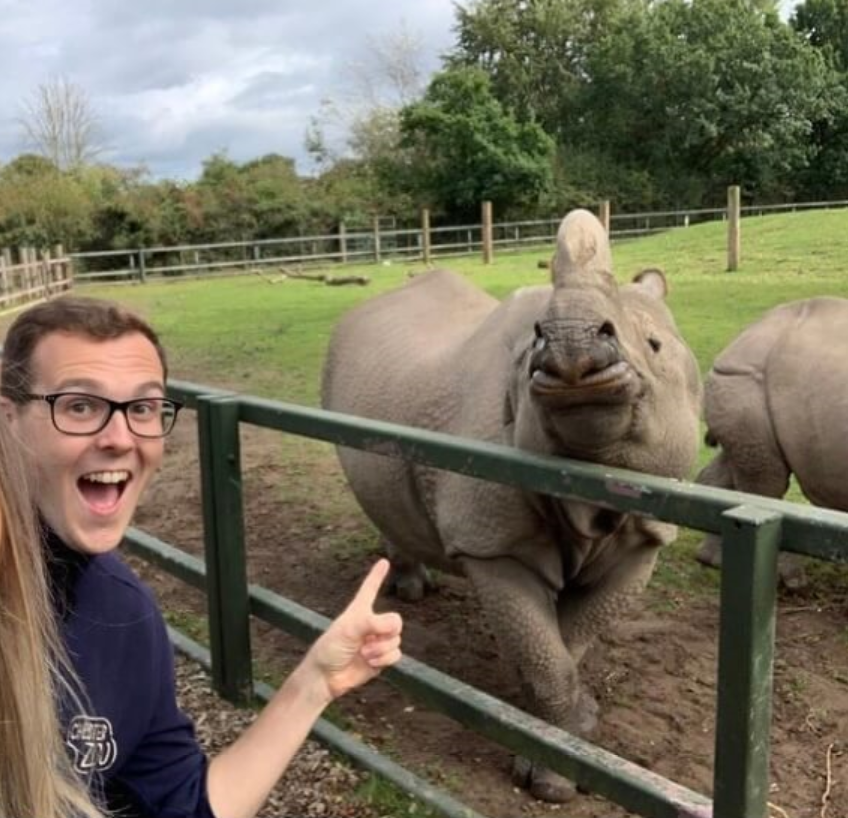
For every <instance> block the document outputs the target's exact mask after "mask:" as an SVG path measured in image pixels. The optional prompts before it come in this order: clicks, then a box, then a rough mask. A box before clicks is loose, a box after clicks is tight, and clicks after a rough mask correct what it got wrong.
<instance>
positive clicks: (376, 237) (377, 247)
mask: <svg viewBox="0 0 848 818" xmlns="http://www.w3.org/2000/svg"><path fill="white" fill-rule="evenodd" d="M374 263H375V264H379V263H380V217H379V216H375V217H374Z"/></svg>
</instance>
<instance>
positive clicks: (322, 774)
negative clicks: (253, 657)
mask: <svg viewBox="0 0 848 818" xmlns="http://www.w3.org/2000/svg"><path fill="white" fill-rule="evenodd" d="M176 672H177V698H178V700H179V703H180V707H182V709H183V710H184V711H185V712H186V713H187V714H188V715H189V716H191V718H192V719H193V720H194V723H195V728H196V730H197V737H198V740H199V741H200V745H201V746H202V747H203V749H204V750H205V751H206V752H207V753H208V754H209V755H212V756H214V755H215V754H216V753H218V752H220V751H221V750H222V749H223V748H224V747H226V746H227V745H229V744H230V743H231V742H232V741H234V740H235V739H236V738H237V737H238V736H239V735H240V734H241V732H242V731H243V730H244V729H245V728H246V727H247V726H248V725H249V724H250V723H251V722H252V721H253V719H254V718H255V717H256V713H255V712H254V711H252V710H241V709H239V708H236V707H233V706H232V705H231V704H229V703H228V702H226V701H224V700H223V699H221V698H219V697H218V696H217V695H216V694H215V693H214V692H213V691H212V688H211V681H210V678H209V675H208V674H207V673H206V671H205V670H204V669H203V668H202V667H201V666H200V665H198V664H195V663H194V662H192V661H190V660H188V659H186V658H185V657H182V656H178V657H177V660H176ZM366 778H367V774H366V773H364V772H361V771H359V770H356V769H354V768H351V767H349V766H347V765H346V764H344V763H342V762H340V761H339V760H338V759H337V758H336V757H334V756H333V755H332V754H331V753H330V752H329V751H328V750H327V749H325V748H324V747H322V746H321V745H320V744H317V743H316V742H314V741H307V742H306V743H305V744H304V745H303V747H302V748H301V749H300V751H299V752H298V754H297V755H296V756H295V757H294V759H293V760H292V763H291V764H290V765H289V768H288V770H287V772H286V774H285V775H284V776H283V778H282V779H281V780H280V782H279V783H278V785H277V786H276V788H275V789H274V790H273V792H272V793H271V795H270V796H269V798H268V801H267V803H266V804H265V806H264V808H263V809H262V810H261V811H260V813H259V815H260V818H279V816H304V817H305V818H316V816H318V817H320V816H332V818H378V816H379V813H378V812H377V811H376V810H375V809H374V808H373V807H371V806H370V805H369V804H367V803H365V802H364V801H362V800H360V799H359V798H357V797H356V796H355V795H354V792H355V790H356V788H357V786H358V785H359V784H361V783H362V782H363V781H365V780H366Z"/></svg>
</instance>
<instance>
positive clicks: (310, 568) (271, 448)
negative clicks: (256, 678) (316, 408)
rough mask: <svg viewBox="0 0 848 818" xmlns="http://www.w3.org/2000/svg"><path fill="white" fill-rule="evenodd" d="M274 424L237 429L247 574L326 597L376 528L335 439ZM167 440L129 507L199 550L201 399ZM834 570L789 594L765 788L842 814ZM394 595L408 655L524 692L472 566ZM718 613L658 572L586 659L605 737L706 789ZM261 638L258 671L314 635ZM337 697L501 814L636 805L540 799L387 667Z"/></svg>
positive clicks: (180, 604)
mask: <svg viewBox="0 0 848 818" xmlns="http://www.w3.org/2000/svg"><path fill="white" fill-rule="evenodd" d="M281 440H282V437H281V436H280V435H279V434H276V433H271V432H266V431H262V430H255V429H248V430H245V431H243V432H242V461H243V474H244V496H245V522H246V529H247V539H248V551H249V575H250V581H251V582H256V583H259V584H261V585H263V586H265V587H267V588H269V589H272V590H274V591H276V592H278V593H281V594H283V595H284V596H287V597H290V598H292V599H294V600H296V601H298V602H300V603H302V604H305V605H307V606H309V607H311V608H314V609H315V610H318V611H321V612H322V613H325V614H327V615H333V614H335V613H337V612H338V611H339V610H340V609H341V608H342V607H343V604H344V602H345V601H346V600H347V599H348V598H349V597H350V595H351V594H352V593H353V591H354V589H355V587H356V585H357V583H358V581H359V579H360V578H361V577H362V576H363V574H364V573H365V571H366V569H367V566H368V565H369V564H370V562H371V561H372V560H373V558H374V554H375V553H376V552H375V548H376V542H375V541H374V538H373V536H372V532H371V531H370V529H369V527H368V524H367V523H366V522H365V521H364V518H363V517H362V515H361V514H360V513H359V512H358V511H357V509H356V507H355V505H354V504H353V502H352V500H350V499H349V496H348V494H347V490H346V487H345V484H344V482H343V479H342V477H341V475H340V473H339V471H338V469H337V468H336V466H335V464H334V459H333V458H332V457H331V456H330V454H329V452H330V450H329V449H328V450H327V451H328V457H327V458H326V462H324V461H322V464H321V465H319V466H317V467H313V466H309V467H306V468H305V467H303V465H302V464H301V463H299V462H297V460H296V459H295V458H292V457H290V456H289V457H288V458H287V459H286V462H282V458H281V456H280V446H281V443H280V441H281ZM169 447H170V448H169V452H168V454H167V455H166V458H165V462H166V465H165V467H164V469H163V473H162V474H161V475H160V476H159V478H158V480H157V481H156V483H155V484H154V486H153V487H152V489H151V491H150V492H149V494H148V497H147V499H146V501H145V502H144V504H143V505H142V507H141V508H140V510H139V513H138V515H137V517H136V525H138V526H139V527H140V528H142V529H144V530H146V531H149V532H151V533H153V534H155V535H157V536H159V537H161V538H162V539H165V540H167V541H169V542H172V543H174V544H175V545H177V546H179V547H180V548H183V549H185V550H187V551H190V552H192V553H196V554H199V553H200V550H201V547H202V546H201V522H200V491H199V480H198V465H197V452H196V443H195V430H194V418H193V415H192V413H188V412H187V413H186V414H185V416H184V417H182V418H181V420H180V423H179V425H178V429H177V431H176V432H175V433H174V435H173V436H172V438H171V439H170V440H169ZM316 468H317V469H318V471H319V472H320V473H316V472H315V469H316ZM672 547H673V546H672ZM661 559H662V557H661ZM133 564H134V565H135V566H136V567H139V566H142V567H141V568H140V570H141V572H142V573H143V574H144V576H145V578H146V579H147V580H148V581H149V582H150V583H151V584H152V585H153V587H154V588H155V589H156V591H157V592H158V594H159V596H160V599H161V601H162V604H163V607H165V608H166V609H168V610H170V611H172V612H173V613H174V614H175V615H176V616H177V617H180V616H184V617H191V616H192V615H193V614H196V613H198V612H202V611H203V600H202V598H201V597H200V595H199V594H197V593H195V592H193V591H190V590H187V589H186V586H184V585H181V584H180V583H177V582H176V581H174V580H172V579H170V578H168V577H165V576H161V575H158V574H157V573H156V572H154V571H153V570H152V569H149V568H148V567H145V566H143V564H141V563H140V562H139V561H137V560H133ZM837 570H839V571H841V572H842V574H841V577H843V578H844V580H845V581H844V582H842V584H841V590H839V591H836V592H834V591H833V590H832V587H831V589H830V590H829V591H828V592H827V593H822V591H821V590H820V589H817V588H815V587H813V588H811V589H810V590H808V591H805V592H803V593H801V594H795V595H792V596H782V597H781V601H780V615H779V619H778V646H777V661H776V668H775V678H774V690H775V696H774V724H773V732H772V739H773V744H772V764H771V766H772V785H771V793H770V796H769V800H770V802H771V804H772V805H773V807H772V815H774V816H782V817H783V818H785V816H791V818H808V817H809V818H846V816H848V569H844V568H839V569H837ZM831 586H833V584H832V583H831ZM835 587H837V588H839V587H840V586H839V584H838V583H836V585H835ZM384 605H385V606H386V607H389V606H391V607H394V608H395V609H397V610H399V611H400V612H401V613H402V614H403V616H404V618H405V623H406V624H405V632H404V649H405V652H406V653H407V654H408V655H410V656H412V657H414V658H416V659H418V660H421V661H423V662H426V663H427V664H429V665H432V666H433V667H435V668H438V669H439V670H442V671H444V672H446V673H449V674H451V675H453V676H456V677H457V678H459V679H461V680H463V681H465V682H468V683H470V684H472V685H474V686H476V687H479V688H481V689H483V690H485V691H487V692H489V693H492V694H494V695H496V696H498V697H500V698H503V699H505V700H507V701H513V702H516V701H517V698H516V689H515V685H514V684H513V683H512V682H511V680H510V679H509V678H508V677H506V676H505V675H504V674H502V673H501V672H500V671H499V665H498V662H497V651H496V648H495V644H494V641H493V639H492V637H491V635H490V634H489V633H488V632H487V630H486V629H485V627H484V625H483V623H482V622H481V620H480V617H479V616H476V615H475V614H476V611H475V604H474V602H473V599H472V597H471V594H470V589H469V588H468V587H467V586H466V584H465V582H464V581H463V580H461V579H459V578H450V577H449V578H445V579H444V580H443V584H442V587H441V588H440V591H439V592H438V593H437V594H435V595H433V596H432V597H430V598H429V599H427V600H426V601H425V602H423V603H420V604H417V605H410V604H403V603H399V602H397V601H396V600H394V599H388V600H384ZM717 622H718V601H717V598H715V596H714V595H706V596H700V597H696V598H695V599H694V600H692V599H688V598H683V597H675V596H674V592H673V591H669V590H668V589H667V588H656V587H655V586H653V585H652V586H651V587H650V588H649V589H648V591H647V593H646V594H645V596H644V598H643V602H642V604H641V606H640V609H639V610H637V611H635V612H634V613H633V614H632V616H631V617H630V618H629V619H628V620H627V621H623V622H621V623H619V624H618V626H617V627H616V628H615V630H614V631H613V632H612V633H610V634H608V635H607V636H606V637H605V638H604V639H603V640H602V641H601V642H600V643H599V644H598V645H597V646H596V647H595V648H594V650H593V651H591V652H590V654H589V655H588V656H587V658H586V660H585V662H584V666H583V674H584V679H585V681H586V683H587V684H588V687H589V688H590V689H591V691H592V692H593V693H594V695H595V697H596V698H597V699H598V702H599V703H600V706H601V721H600V731H599V734H598V736H597V739H596V741H597V743H598V744H600V745H601V746H602V747H604V748H606V749H607V750H610V751H612V752H614V753H616V754H619V755H621V756H623V757H625V758H628V759H630V760H632V761H635V762H637V763H639V764H641V765H643V766H645V767H647V768H648V769H650V770H653V771H655V772H657V773H660V774H662V775H664V776H667V777H669V778H671V779H672V780H674V781H676V782H678V783H680V784H683V785H686V786H688V787H690V788H692V789H695V790H698V791H700V792H703V793H705V794H709V793H710V790H711V777H712V776H711V766H712V761H711V759H712V752H713V741H714V734H713V723H714V704H715V689H716V644H717ZM254 651H255V654H256V656H257V658H258V660H259V662H260V665H261V667H262V669H263V671H266V670H267V671H268V672H269V673H282V672H285V669H286V668H288V667H290V666H291V664H292V663H293V662H294V661H296V659H297V657H299V656H300V655H301V653H302V651H303V646H302V645H301V644H300V643H299V642H296V641H295V640H293V639H291V638H289V637H286V636H284V635H281V634H278V633H276V632H274V631H272V630H271V629H270V628H268V627H265V626H264V625H261V624H260V625H258V626H257V627H256V628H255V629H254ZM338 713H339V714H340V715H341V716H342V717H343V718H344V719H345V722H346V724H347V725H348V726H349V727H350V728H351V729H352V730H354V731H355V732H357V733H359V734H360V735H361V736H363V737H364V738H366V739H367V740H368V741H369V742H370V743H371V744H372V745H373V746H375V747H377V748H378V749H381V750H385V751H387V752H389V753H390V754H391V756H392V757H393V758H395V759H396V760H399V761H400V762H401V763H403V764H404V765H406V766H408V767H409V768H411V769H413V770H414V771H416V772H417V773H419V774H421V775H423V776H425V777H427V778H428V779H429V780H430V781H432V782H433V783H435V784H437V785H439V786H443V787H445V788H447V789H448V790H450V791H452V792H453V793H454V794H456V795H457V797H459V798H460V799H461V800H462V801H463V802H465V803H466V804H468V805H469V806H471V807H473V808H474V809H476V810H478V811H479V812H481V813H483V814H486V815H490V816H493V818H505V817H506V816H517V815H524V816H568V818H600V817H601V816H604V818H617V817H619V816H625V815H628V813H627V812H625V811H624V810H622V809H620V808H618V807H616V806H614V805H611V804H610V803H608V802H606V801H605V800H603V799H601V798H599V797H597V796H593V795H585V796H578V798H577V799H576V800H575V801H573V802H571V803H569V804H568V805H566V806H564V807H552V806H549V805H546V804H542V803H540V802H537V801H535V800H533V799H532V798H530V797H529V796H527V795H526V793H524V792H521V791H518V790H516V789H515V788H514V787H513V786H512V784H511V782H510V779H509V767H510V754H509V753H508V751H506V750H504V749H502V748H500V747H498V746H497V745H495V744H492V743H490V742H489V741H487V740H485V739H482V738H480V737H478V736H477V735H476V734H474V733H471V732H469V731H466V730H465V729H463V728H461V727H459V726H458V725H456V724H455V723H454V722H452V721H450V720H448V719H446V718H443V717H442V716H440V715H438V714H434V713H432V712H428V711H426V710H424V709H423V708H421V707H418V706H416V705H415V704H414V703H412V702H410V701H409V700H406V699H404V698H403V697H402V696H401V695H400V694H398V693H397V692H396V691H394V690H393V689H392V688H391V687H390V686H388V685H387V684H385V683H383V682H379V681H378V682H375V683H372V684H371V685H369V686H368V687H367V688H365V689H364V690H363V691H361V692H358V693H356V694H352V695H351V696H349V697H347V699H346V700H344V701H343V704H341V705H340V706H339V708H338ZM717 818H720V816H717Z"/></svg>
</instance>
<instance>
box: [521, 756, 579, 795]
mask: <svg viewBox="0 0 848 818" xmlns="http://www.w3.org/2000/svg"><path fill="white" fill-rule="evenodd" d="M512 783H513V784H514V785H515V786H516V787H521V788H522V789H524V790H528V791H529V792H530V795H532V796H533V797H534V798H536V799H537V800H539V801H546V802H548V803H549V804H564V803H566V802H567V801H571V800H572V799H573V798H574V796H575V795H577V788H576V787H575V786H574V784H572V783H571V781H569V780H568V779H567V778H563V776H561V775H559V773H555V772H554V771H553V770H549V769H548V768H547V767H541V766H539V765H538V764H534V763H533V762H532V761H530V759H528V758H524V756H516V757H515V761H514V762H513V765H512Z"/></svg>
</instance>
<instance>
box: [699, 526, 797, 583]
mask: <svg viewBox="0 0 848 818" xmlns="http://www.w3.org/2000/svg"><path fill="white" fill-rule="evenodd" d="M695 559H696V560H698V562H700V563H701V564H702V565H706V566H708V567H710V568H720V567H721V539H720V538H719V537H715V536H713V535H710V536H708V537H704V540H703V542H702V543H701V547H700V548H699V549H698V552H697V554H695ZM777 570H778V575H779V577H780V584H781V585H782V586H783V587H784V588H786V590H787V591H803V590H804V588H806V587H807V585H808V584H809V580H808V578H807V572H806V571H805V570H804V562H803V560H802V559H801V557H799V556H798V555H797V554H781V555H780V557H779V559H778V563H777Z"/></svg>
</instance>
